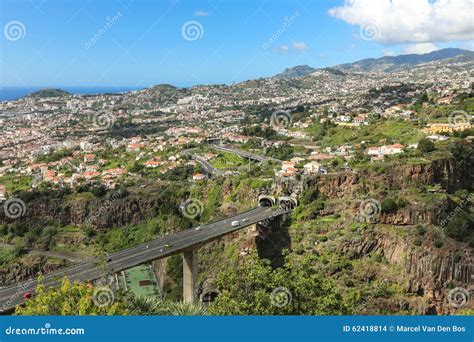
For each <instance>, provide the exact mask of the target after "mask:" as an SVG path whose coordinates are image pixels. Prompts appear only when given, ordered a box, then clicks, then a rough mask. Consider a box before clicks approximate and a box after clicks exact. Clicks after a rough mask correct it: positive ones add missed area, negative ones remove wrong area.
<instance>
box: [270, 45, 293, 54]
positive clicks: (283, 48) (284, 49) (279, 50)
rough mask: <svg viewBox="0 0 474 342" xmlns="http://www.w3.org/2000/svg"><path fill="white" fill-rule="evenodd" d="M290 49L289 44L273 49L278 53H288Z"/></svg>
mask: <svg viewBox="0 0 474 342" xmlns="http://www.w3.org/2000/svg"><path fill="white" fill-rule="evenodd" d="M289 50H290V47H289V46H288V45H280V46H277V47H276V48H274V49H273V51H274V52H276V53H287V52H288V51H289Z"/></svg>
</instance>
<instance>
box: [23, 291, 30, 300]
mask: <svg viewBox="0 0 474 342" xmlns="http://www.w3.org/2000/svg"><path fill="white" fill-rule="evenodd" d="M30 298H31V292H25V293H23V299H30Z"/></svg>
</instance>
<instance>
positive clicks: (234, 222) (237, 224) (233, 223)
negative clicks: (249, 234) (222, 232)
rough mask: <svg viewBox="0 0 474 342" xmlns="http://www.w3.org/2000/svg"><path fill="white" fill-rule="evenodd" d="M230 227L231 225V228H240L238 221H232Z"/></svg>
mask: <svg viewBox="0 0 474 342" xmlns="http://www.w3.org/2000/svg"><path fill="white" fill-rule="evenodd" d="M231 225H232V227H238V226H240V222H239V221H232V223H231Z"/></svg>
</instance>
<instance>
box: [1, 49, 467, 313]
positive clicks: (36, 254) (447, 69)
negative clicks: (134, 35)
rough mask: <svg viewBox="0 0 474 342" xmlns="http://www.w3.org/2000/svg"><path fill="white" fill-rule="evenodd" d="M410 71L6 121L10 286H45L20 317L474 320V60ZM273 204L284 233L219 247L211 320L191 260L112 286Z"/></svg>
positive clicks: (205, 254) (55, 105)
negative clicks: (48, 280)
mask: <svg viewBox="0 0 474 342" xmlns="http://www.w3.org/2000/svg"><path fill="white" fill-rule="evenodd" d="M412 56H413V55H412ZM423 56H424V57H423ZM403 57H404V56H399V57H398V58H396V57H393V58H382V59H373V60H365V61H360V62H356V63H350V64H343V65H339V66H334V67H331V68H324V69H313V68H311V67H308V66H299V67H295V68H289V69H287V70H285V71H284V72H282V73H281V74H278V75H276V76H274V77H270V78H261V79H255V80H249V81H245V82H242V83H237V84H232V85H197V86H194V87H190V88H177V87H174V86H172V85H165V84H161V85H156V86H154V87H151V88H147V89H143V90H139V91H131V92H127V93H118V94H99V95H74V94H69V93H67V92H65V91H63V90H60V89H45V90H41V91H38V92H36V93H33V94H30V95H28V96H26V97H24V98H20V99H17V100H12V101H4V102H1V103H0V125H1V135H0V146H1V149H0V201H1V202H2V206H3V209H4V210H3V212H2V211H0V237H1V242H0V286H11V285H15V284H18V283H20V282H22V281H26V280H28V279H31V278H34V279H38V282H39V286H38V288H37V289H36V291H35V293H33V292H32V293H30V292H24V293H23V292H21V293H20V296H21V297H22V298H23V299H24V300H25V302H26V304H22V305H19V306H17V308H16V309H14V310H15V312H16V313H17V314H91V313H92V314H170V313H172V314H199V315H206V314H211V315H222V314H237V315H242V314H257V315H262V314H275V315H279V314H295V315H302V314H304V315H308V314H309V315H311V314H471V315H472V314H474V304H473V301H472V293H473V291H474V287H473V277H474V269H473V266H472V265H473V262H472V257H473V255H472V252H473V249H474V214H473V200H472V194H473V184H474V182H473V180H474V176H473V173H474V127H473V114H474V96H473V95H474V87H473V85H474V80H473V76H474V53H473V52H470V51H465V50H459V49H446V50H441V51H437V52H433V53H430V54H428V55H418V57H419V60H413V59H409V58H405V59H404V58H403ZM405 57H407V56H405ZM423 58H425V59H423ZM265 196H267V197H265ZM273 197H275V198H276V199H277V201H276V203H265V202H262V201H261V203H260V204H262V203H265V204H269V205H270V206H272V205H273V206H278V205H279V203H278V198H284V199H292V201H293V202H292V203H293V204H292V205H291V206H287V205H286V206H285V204H283V206H284V209H285V210H287V212H286V214H285V215H283V216H281V217H280V216H279V217H278V218H276V219H275V220H273V221H271V222H259V223H255V224H252V225H249V226H248V228H245V229H238V230H235V231H232V232H231V233H230V234H227V235H225V236H220V237H219V238H217V239H213V240H212V241H209V242H207V241H206V242H207V243H206V244H203V245H202V246H200V248H199V264H198V266H197V267H198V270H199V272H198V276H197V277H198V278H197V281H196V289H195V295H194V296H193V298H192V300H188V298H183V293H182V292H183V290H182V288H183V259H182V256H181V254H174V255H170V256H169V257H167V258H165V259H160V260H159V261H158V260H157V261H152V262H146V263H143V264H140V265H137V266H134V267H132V268H129V269H124V270H119V271H114V269H112V268H110V267H109V268H108V269H107V264H108V263H109V262H110V261H111V260H110V259H111V258H110V257H109V255H110V254H112V253H116V252H118V251H121V250H123V249H126V248H130V247H133V246H137V245H139V244H143V243H148V242H149V241H152V240H153V239H156V238H159V237H166V236H172V235H173V234H177V233H178V232H181V231H184V230H190V229H192V230H195V231H198V230H199V229H200V227H201V226H202V227H203V228H202V229H203V230H205V229H206V226H205V224H207V223H210V222H214V221H218V220H221V219H225V218H226V217H231V216H232V215H237V214H239V213H242V212H244V211H246V210H250V209H252V208H254V207H257V206H258V205H259V199H262V198H270V199H271V198H273ZM270 202H271V201H270ZM283 202H284V203H287V202H285V201H283ZM283 202H281V203H283ZM281 203H280V204H281ZM244 220H245V219H244ZM235 222H237V223H235ZM245 222H246V221H241V222H240V223H239V222H238V221H233V222H232V225H233V226H237V225H239V224H244V223H245ZM196 227H197V228H196ZM165 247H167V248H171V247H173V246H172V245H171V244H168V245H167V246H165ZM147 248H148V246H147ZM91 260H95V262H96V263H98V264H101V265H102V266H103V267H104V269H105V270H106V271H105V272H104V275H103V276H102V277H101V278H99V279H94V281H93V282H92V280H91V281H90V282H73V281H69V280H68V279H67V278H64V279H61V282H62V283H61V285H60V286H59V287H52V288H50V287H48V286H42V285H41V279H42V277H45V276H46V275H47V274H51V273H53V272H56V271H60V270H62V269H63V268H65V267H70V266H73V265H75V264H80V263H82V262H86V261H91ZM0 290H1V288H0ZM98 290H100V291H103V292H104V293H102V294H101V295H104V294H105V297H106V298H105V300H106V301H107V305H97V303H96V302H97V301H96V299H97V300H103V298H102V297H100V296H99V295H98V294H97V291H98ZM92 297H93V298H94V301H91V300H87V298H89V299H90V298H92ZM99 297H100V298H99ZM94 303H95V304H96V305H94Z"/></svg>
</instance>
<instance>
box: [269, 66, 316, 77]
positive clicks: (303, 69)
mask: <svg viewBox="0 0 474 342" xmlns="http://www.w3.org/2000/svg"><path fill="white" fill-rule="evenodd" d="M315 71H316V69H315V68H312V67H310V66H308V65H298V66H295V67H293V68H286V69H285V70H284V71H283V72H282V73H279V74H278V75H275V77H276V78H293V77H300V76H306V75H309V74H311V73H313V72H315Z"/></svg>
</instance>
